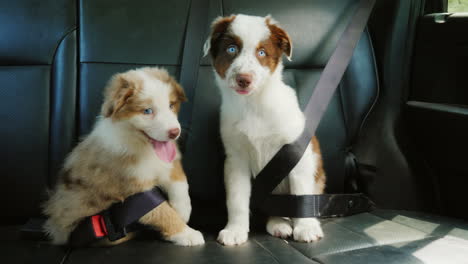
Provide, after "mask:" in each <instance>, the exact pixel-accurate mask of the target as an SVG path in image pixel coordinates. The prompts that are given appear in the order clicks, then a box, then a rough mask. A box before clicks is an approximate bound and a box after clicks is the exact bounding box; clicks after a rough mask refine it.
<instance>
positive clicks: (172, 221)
mask: <svg viewBox="0 0 468 264" xmlns="http://www.w3.org/2000/svg"><path fill="white" fill-rule="evenodd" d="M140 222H141V223H143V224H145V225H150V226H153V227H156V228H157V229H158V230H159V231H160V232H161V234H162V235H163V236H165V237H169V236H172V235H175V234H177V233H180V232H182V231H183V230H184V228H185V227H186V224H185V223H184V221H183V220H182V219H181V218H180V216H179V214H177V212H176V211H175V210H174V209H173V208H172V207H171V206H170V205H169V204H168V203H167V202H164V203H162V204H160V205H159V206H158V207H156V208H155V209H153V210H151V211H150V212H149V213H147V214H146V215H145V216H143V217H142V218H140Z"/></svg>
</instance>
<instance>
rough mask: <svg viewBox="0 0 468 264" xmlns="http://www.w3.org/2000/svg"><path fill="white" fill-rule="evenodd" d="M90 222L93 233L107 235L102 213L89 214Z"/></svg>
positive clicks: (99, 235)
mask: <svg viewBox="0 0 468 264" xmlns="http://www.w3.org/2000/svg"><path fill="white" fill-rule="evenodd" d="M91 224H92V225H93V230H94V235H95V236H96V237H105V236H107V229H106V224H105V222H104V217H102V215H93V216H91Z"/></svg>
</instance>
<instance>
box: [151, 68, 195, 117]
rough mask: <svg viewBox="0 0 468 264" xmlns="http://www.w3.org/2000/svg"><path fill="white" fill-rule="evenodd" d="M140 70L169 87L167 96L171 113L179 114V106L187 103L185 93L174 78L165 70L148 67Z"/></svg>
mask: <svg viewBox="0 0 468 264" xmlns="http://www.w3.org/2000/svg"><path fill="white" fill-rule="evenodd" d="M142 70H143V71H145V72H147V73H148V74H149V75H150V76H152V77H154V78H156V79H158V80H159V81H161V82H165V83H167V84H169V85H170V86H171V88H172V90H171V94H170V96H169V100H170V103H171V105H172V106H173V107H172V111H174V112H175V113H179V111H180V106H181V104H182V103H183V102H186V101H187V97H186V96H185V92H184V89H182V86H180V84H179V83H178V82H177V81H176V80H175V79H174V78H172V76H170V75H169V73H168V72H167V71H166V70H162V69H159V68H149V67H147V68H143V69H142Z"/></svg>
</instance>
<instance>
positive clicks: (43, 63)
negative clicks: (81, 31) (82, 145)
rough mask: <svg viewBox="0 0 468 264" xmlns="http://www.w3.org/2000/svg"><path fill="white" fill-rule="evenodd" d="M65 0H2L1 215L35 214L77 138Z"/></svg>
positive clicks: (8, 218) (70, 24) (71, 19)
mask: <svg viewBox="0 0 468 264" xmlns="http://www.w3.org/2000/svg"><path fill="white" fill-rule="evenodd" d="M75 4H76V3H75V2H74V1H70V0H60V1H57V0H46V1H42V0H41V1H2V2H1V3H0V21H1V25H0V35H1V36H2V37H1V38H0V82H1V83H2V85H1V86H0V102H1V103H0V112H1V114H0V120H1V122H2V124H3V125H2V126H1V129H0V137H1V139H2V151H1V152H0V159H1V160H2V161H3V162H2V166H1V167H0V175H2V186H3V185H4V186H9V187H8V188H5V189H4V190H3V191H2V192H1V194H0V200H1V201H8V200H12V199H13V200H14V201H15V202H14V203H11V202H6V203H3V205H2V207H1V210H2V212H3V213H2V215H3V216H4V217H2V219H1V220H0V221H2V222H18V221H19V220H21V219H22V220H24V219H27V217H30V216H31V215H37V214H38V213H39V202H40V201H41V199H42V198H41V197H42V196H43V194H44V193H45V189H46V187H47V186H48V185H49V183H52V182H53V181H54V175H55V172H56V169H57V168H58V167H59V166H60V164H61V163H62V162H63V159H64V157H65V155H66V154H67V153H68V152H69V151H70V147H71V144H72V143H73V142H74V141H75V138H74V136H73V133H74V124H75V113H74V109H75V94H76V63H75V62H76V60H75V58H76V46H77V42H76V38H75V31H74V29H75V27H76V23H75V21H76V15H75V14H76V9H75Z"/></svg>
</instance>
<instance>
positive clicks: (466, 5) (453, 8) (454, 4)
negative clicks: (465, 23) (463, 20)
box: [447, 0, 468, 13]
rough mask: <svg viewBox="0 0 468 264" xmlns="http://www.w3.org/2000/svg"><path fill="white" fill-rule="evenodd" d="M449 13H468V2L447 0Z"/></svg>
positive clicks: (466, 0) (464, 0) (467, 0)
mask: <svg viewBox="0 0 468 264" xmlns="http://www.w3.org/2000/svg"><path fill="white" fill-rule="evenodd" d="M447 9H448V10H447V11H448V12H449V13H460V12H468V0H448V5H447Z"/></svg>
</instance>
